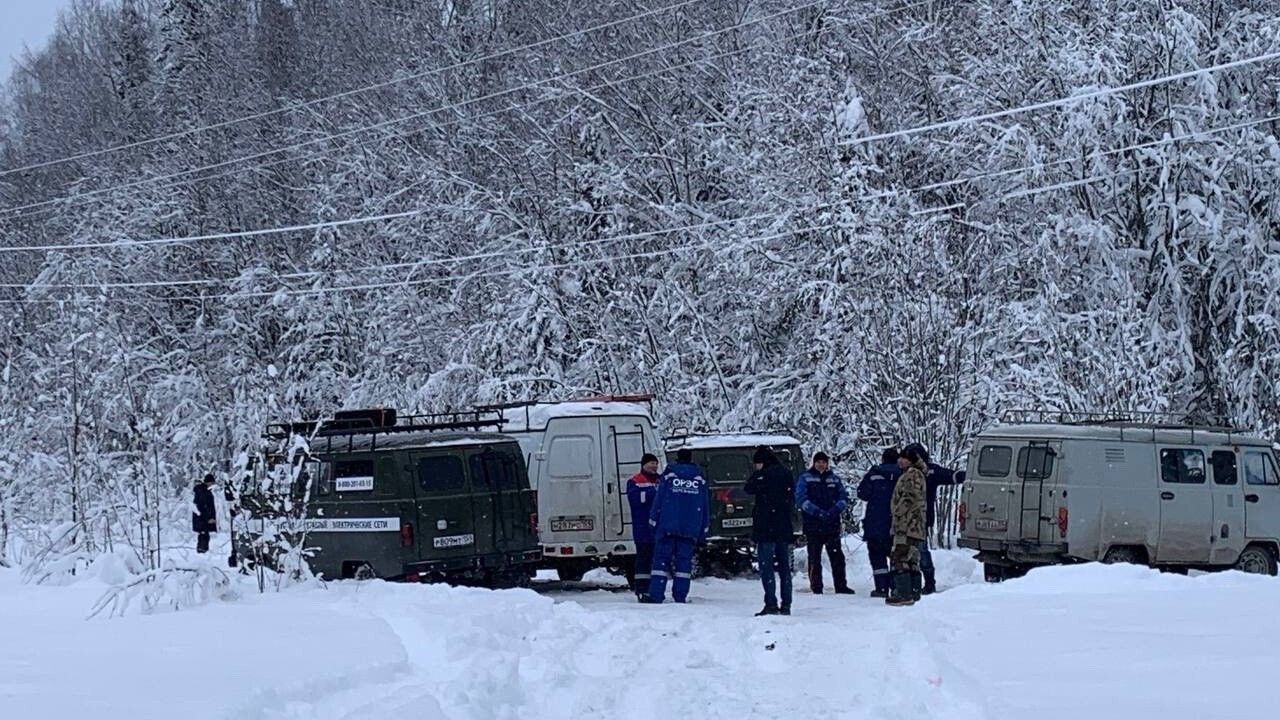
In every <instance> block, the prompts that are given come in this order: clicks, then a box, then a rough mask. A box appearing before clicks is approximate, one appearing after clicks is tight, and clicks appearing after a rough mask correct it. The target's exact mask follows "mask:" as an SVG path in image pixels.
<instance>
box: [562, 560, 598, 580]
mask: <svg viewBox="0 0 1280 720" xmlns="http://www.w3.org/2000/svg"><path fill="white" fill-rule="evenodd" d="M590 569H591V566H590V565H588V564H587V563H580V562H572V561H570V562H567V563H561V564H559V565H557V566H556V577H558V578H560V580H561V582H581V581H582V576H583V575H586V574H587V571H588V570H590Z"/></svg>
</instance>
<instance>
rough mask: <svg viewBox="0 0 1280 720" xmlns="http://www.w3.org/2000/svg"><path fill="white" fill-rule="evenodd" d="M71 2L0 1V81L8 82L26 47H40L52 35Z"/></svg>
mask: <svg viewBox="0 0 1280 720" xmlns="http://www.w3.org/2000/svg"><path fill="white" fill-rule="evenodd" d="M70 4H71V0H0V78H3V79H4V80H8V79H9V72H10V71H11V70H12V69H13V64H12V59H13V56H14V55H17V54H19V53H21V52H22V47H23V45H29V46H31V47H33V48H35V47H40V45H42V44H43V43H44V41H45V40H46V39H47V38H48V37H49V34H50V33H52V32H53V24H54V21H56V20H57V18H58V10H60V9H62V8H64V7H66V6H68V5H70Z"/></svg>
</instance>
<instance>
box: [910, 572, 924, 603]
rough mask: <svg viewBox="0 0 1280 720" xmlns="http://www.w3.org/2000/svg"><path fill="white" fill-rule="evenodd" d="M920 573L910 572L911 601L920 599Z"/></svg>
mask: <svg viewBox="0 0 1280 720" xmlns="http://www.w3.org/2000/svg"><path fill="white" fill-rule="evenodd" d="M921 590H922V588H921V584H920V573H911V600H912V602H914V601H916V600H919V599H920V592H921Z"/></svg>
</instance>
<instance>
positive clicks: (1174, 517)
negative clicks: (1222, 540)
mask: <svg viewBox="0 0 1280 720" xmlns="http://www.w3.org/2000/svg"><path fill="white" fill-rule="evenodd" d="M1158 452H1159V458H1158V459H1159V469H1158V470H1157V472H1159V474H1160V477H1159V482H1157V483H1156V486H1157V487H1156V489H1157V491H1158V492H1159V493H1160V539H1159V541H1158V542H1157V543H1156V557H1155V561H1156V562H1157V563H1207V562H1209V550H1210V542H1209V539H1210V537H1211V536H1212V535H1213V489H1212V488H1211V487H1210V485H1209V483H1208V462H1207V458H1206V457H1205V454H1204V450H1202V449H1200V448H1194V447H1168V446H1160V447H1159V448H1158Z"/></svg>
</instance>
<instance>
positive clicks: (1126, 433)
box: [979, 422, 1272, 447]
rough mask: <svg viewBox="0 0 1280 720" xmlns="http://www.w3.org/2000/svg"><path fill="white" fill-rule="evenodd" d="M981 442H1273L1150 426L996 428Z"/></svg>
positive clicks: (1232, 432) (1211, 429) (1029, 425)
mask: <svg viewBox="0 0 1280 720" xmlns="http://www.w3.org/2000/svg"><path fill="white" fill-rule="evenodd" d="M979 437H980V438H984V439H986V438H995V437H1001V438H1017V439H1026V440H1056V439H1064V440H1065V439H1071V440H1106V441H1111V442H1164V443H1183V444H1188V445H1190V444H1195V445H1251V446H1252V445H1259V446H1262V447H1266V446H1268V445H1271V444H1272V443H1271V441H1269V440H1263V439H1261V438H1258V437H1255V436H1251V435H1247V434H1245V433H1244V432H1243V431H1240V430H1229V429H1226V428H1217V427H1207V426H1204V427H1201V426H1190V425H1188V426H1175V425H1147V424H1142V423H1119V422H1117V423H1096V424H1084V423H1081V424H1074V423H1027V424H1016V425H996V426H995V427H992V428H990V429H988V430H985V431H983V432H982V433H981V434H980V435H979Z"/></svg>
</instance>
